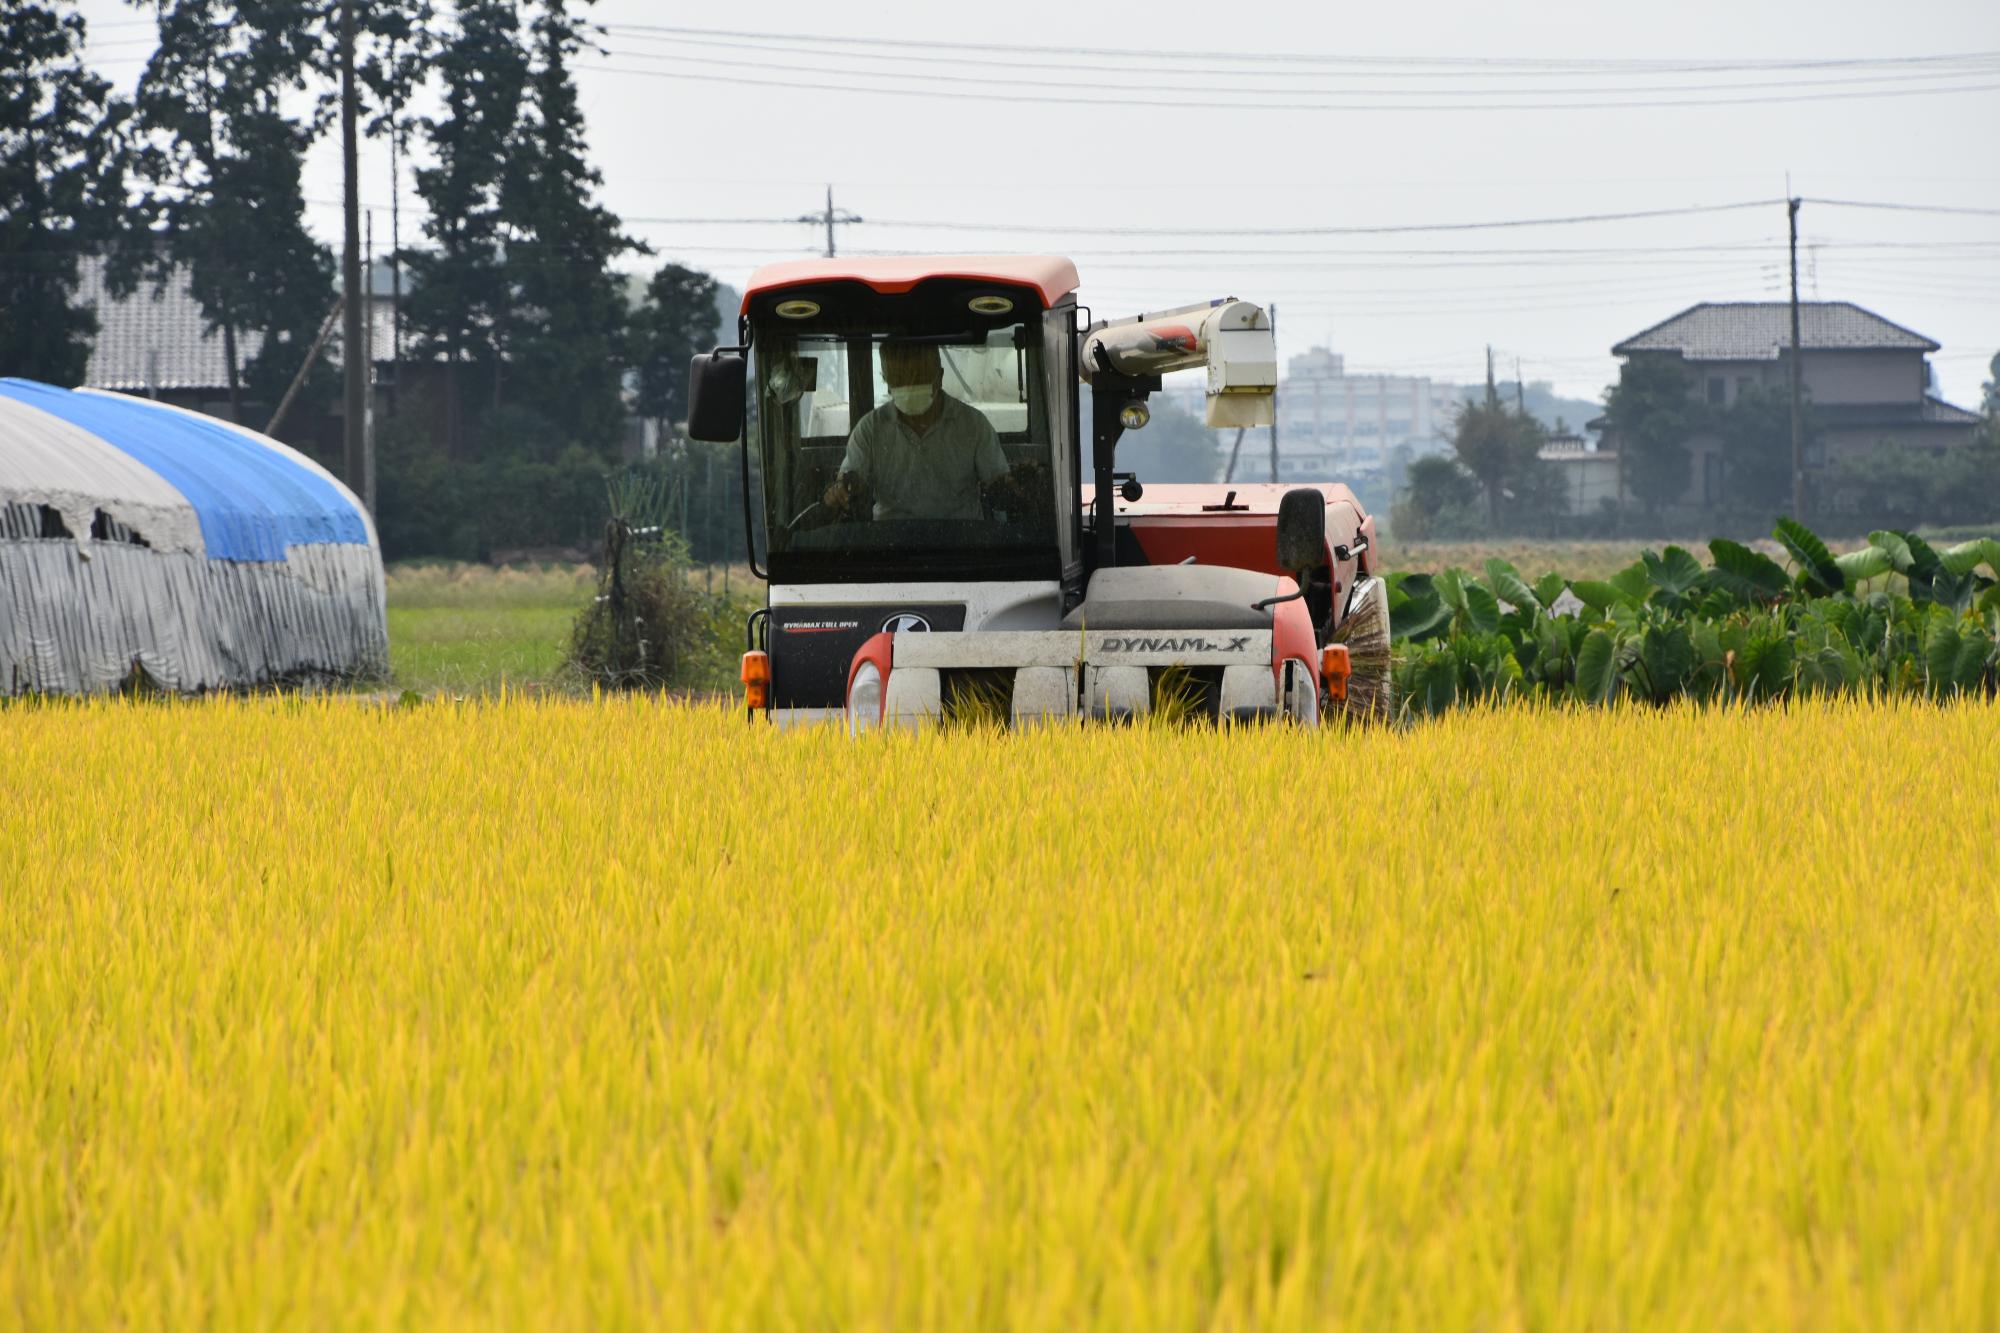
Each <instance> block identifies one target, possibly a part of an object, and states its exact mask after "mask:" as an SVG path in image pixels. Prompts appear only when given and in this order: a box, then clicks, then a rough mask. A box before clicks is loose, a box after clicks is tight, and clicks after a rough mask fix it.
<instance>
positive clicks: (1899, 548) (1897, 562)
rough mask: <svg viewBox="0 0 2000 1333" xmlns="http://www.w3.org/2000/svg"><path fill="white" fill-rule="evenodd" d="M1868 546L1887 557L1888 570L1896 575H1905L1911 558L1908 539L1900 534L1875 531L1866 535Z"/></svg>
mask: <svg viewBox="0 0 2000 1333" xmlns="http://www.w3.org/2000/svg"><path fill="white" fill-rule="evenodd" d="M1868 544H1869V545H1870V546H1872V547H1874V548H1875V549H1876V550H1878V551H1881V552H1882V553H1883V554H1884V555H1886V556H1888V557H1889V568H1891V569H1893V570H1895V571H1896V572H1897V573H1898V574H1903V573H1907V572H1908V571H1909V568H1910V561H1911V559H1912V556H1911V554H1910V539H1909V538H1907V537H1905V536H1904V535H1903V534H1902V533H1900V532H1882V531H1876V532H1871V533H1869V534H1868Z"/></svg>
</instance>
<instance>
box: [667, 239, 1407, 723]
mask: <svg viewBox="0 0 2000 1333" xmlns="http://www.w3.org/2000/svg"><path fill="white" fill-rule="evenodd" d="M1076 288H1077V273H1076V267H1075V266H1074V265H1073V264H1071V263H1070V261H1068V260H1067V259H1061V258H1056V257H1050V256H1026V257H1018V256H1017V257H1005V258H998V257H988V256H966V257H949V258H947V257H925V258H904V259H858V260H835V259H828V260H809V261H797V262H790V263H781V264H773V265H768V266H766V267H764V268H762V269H759V270H758V271H757V273H756V274H755V276H754V277H752V279H751V281H750V285H749V288H748V290H747V291H746V293H745V295H744V298H743V307H742V315H741V318H740V320H739V337H740V339H741V345H740V346H736V347H721V348H717V349H716V350H715V351H713V352H710V353H706V354H704V355H700V356H696V357H695V358H694V362H693V366H692V384H691V393H690V410H689V433H690V434H691V435H693V437H694V438H696V439H699V440H709V441H719V442H731V441H737V440H739V439H741V440H743V441H744V443H743V479H744V488H743V489H744V520H745V523H746V525H747V526H748V528H749V530H750V532H751V534H752V536H751V547H752V565H753V568H756V549H757V547H758V545H759V543H758V541H757V533H758V532H759V531H762V532H763V533H764V534H765V535H766V541H765V543H764V546H765V549H766V551H767V556H768V568H757V573H758V574H759V575H760V576H761V577H763V578H765V579H767V580H768V582H769V597H768V604H767V605H766V606H765V607H763V608H760V609H759V610H758V611H756V612H755V613H753V614H752V616H751V619H750V626H749V636H750V644H749V648H750V651H749V652H747V653H746V654H745V655H744V659H743V680H744V685H745V693H746V696H747V700H748V704H749V707H750V710H751V714H752V716H753V717H754V716H755V715H756V714H757V713H759V712H762V713H765V714H766V715H767V716H768V717H769V718H770V719H771V720H772V721H774V722H780V723H785V722H796V721H802V720H808V719H824V720H833V719H843V718H844V719H845V721H846V723H847V725H848V726H849V727H850V728H851V729H853V730H856V731H859V730H866V729H870V728H875V727H919V726H923V725H925V724H926V723H929V722H933V721H936V720H939V719H943V718H949V717H953V716H961V715H967V714H971V715H976V716H980V717H997V718H999V719H1001V720H1011V721H1013V722H1015V723H1022V722H1028V721H1058V720H1067V719H1079V718H1098V719H1124V718H1137V717H1143V716H1145V715H1147V714H1149V713H1150V712H1152V711H1153V710H1154V709H1155V708H1156V707H1162V708H1166V707H1171V708H1172V709H1174V710H1175V711H1177V712H1183V713H1188V714H1193V715H1205V716H1208V717H1211V718H1215V719H1217V720H1221V721H1245V720H1251V719H1262V718H1290V719H1292V720H1293V721H1295V722H1299V723H1303V724H1306V725H1315V724H1317V723H1318V722H1320V721H1321V720H1322V718H1324V717H1328V716H1334V715H1343V716H1363V717H1366V716H1375V715H1380V714H1384V713H1386V712H1387V710H1388V708H1389V697H1388V695H1389V691H1388V670H1389V627H1388V606H1387V598H1386V593H1385V589H1384V587H1383V584H1382V581H1381V579H1380V578H1379V577H1377V575H1378V573H1379V571H1380V569H1381V564H1380V561H1381V554H1380V548H1379V547H1378V546H1377V544H1376V540H1375V523H1374V520H1373V519H1372V518H1370V517H1369V516H1368V515H1367V514H1366V513H1365V512H1363V510H1362V508H1361V505H1360V503H1359V502H1358V501H1357V500H1356V499H1355V498H1354V496H1353V495H1352V494H1351V493H1350V492H1349V491H1348V489H1347V487H1345V486H1340V485H1316V486H1305V487H1290V488H1287V487H1282V486H1277V485H1236V486H1232V487H1225V486H1220V485H1207V486H1187V485H1178V486H1167V485H1153V486H1145V485H1143V484H1142V483H1141V481H1140V479H1139V478H1138V477H1137V476H1135V475H1133V474H1132V473H1130V472H1121V471H1119V470H1118V469H1117V466H1116V461H1115V453H1116V448H1117V444H1118V440H1119V437H1120V436H1121V435H1123V433H1124V432H1126V431H1128V430H1137V429H1140V428H1141V427H1143V426H1144V425H1145V424H1146V422H1147V420H1148V417H1149V411H1148V408H1147V404H1146V400H1147V397H1148V395H1150V394H1151V393H1153V392H1154V391H1155V390H1157V389H1159V387H1160V377H1161V376H1162V375H1166V374H1171V373H1173V372H1175V371H1181V370H1193V369H1197V368H1206V370H1207V372H1208V386H1207V419H1208V424H1209V425H1210V426H1211V427H1247V426H1259V425H1269V424H1270V423H1271V420H1272V413H1273V392H1274V390H1275V388H1276V385H1277V359H1276V358H1277V353H1276V348H1275V345H1274V343H1273V340H1272V334H1271V322H1270V318H1269V317H1268V316H1267V315H1266V314H1265V312H1264V311H1263V310H1262V309H1260V308H1259V307H1257V306H1255V305H1252V304H1251V303H1249V302H1247V301H1238V300H1234V299H1226V300H1219V301H1213V302H1210V303H1208V304H1205V305H1195V306H1188V307H1186V308H1183V309H1179V310H1173V311H1167V312H1165V313H1161V314H1152V315H1141V316H1139V317H1137V318H1135V319H1129V320H1119V321H1114V322H1097V323H1087V322H1085V321H1084V320H1083V319H1081V318H1080V317H1079V307H1078V305H1077V301H1076ZM753 351H754V357H753V356H752V353H753ZM753 361H754V365H755V375H754V378H753V377H752V375H751V373H750V372H751V366H752V362H753ZM1084 384H1088V385H1089V386H1090V389H1091V394H1090V410H1089V417H1090V420H1089V435H1088V437H1087V438H1088V464H1087V466H1088V469H1089V470H1088V472H1086V471H1085V467H1086V462H1085V446H1084V440H1085V438H1086V437H1085V436H1084V434H1083V431H1082V417H1083V415H1084V413H1083V408H1082V393H1081V388H1080V386H1081V385H1084ZM753 396H754V402H755V409H756V410H755V414H754V417H753V418H752V425H751V435H752V436H753V437H754V441H755V444H754V447H755V450H756V458H755V478H756V481H757V484H755V485H753V460H752V457H751V449H752V447H753V446H752V443H751V441H750V439H746V438H745V430H744V428H745V409H746V405H747V404H748V403H749V402H750V401H752V398H753ZM759 495H761V509H762V513H761V515H759V514H758V513H756V512H755V506H756V503H757V500H756V497H757V496H759ZM760 518H761V522H760V521H759V520H760ZM1169 700H1171V701H1172V702H1171V704H1169V703H1168V702H1167V701H1169Z"/></svg>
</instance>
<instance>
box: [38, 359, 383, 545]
mask: <svg viewBox="0 0 2000 1333" xmlns="http://www.w3.org/2000/svg"><path fill="white" fill-rule="evenodd" d="M0 395H4V396H6V397H8V398H12V399H14V400H16V401H17V402H21V403H25V404H27V405H28V406H30V407H34V408H38V409H40V410H41V411H43V412H47V413H48V414H49V415H50V416H53V417H57V418H60V419H61V420H63V421H67V422H69V423H70V424H72V425H74V426H78V427H80V428H82V429H83V430H86V431H89V432H90V433H91V434H92V435H95V436H96V437H97V438H99V439H101V440H103V441H104V442H105V443H106V444H109V445H111V446H112V447H113V448H115V449H117V450H119V451H120V452H121V453H123V454H125V455H127V456H128V457H130V458H132V459H133V460H134V461H135V462H137V463H139V464H140V465H141V466H143V467H145V468H148V469H149V470H151V471H152V472H154V473H156V474H158V475H159V476H160V477H161V478H162V479H164V480H165V481H166V482H167V483H168V484H169V485H171V486H172V487H173V488H174V489H175V490H177V491H179V492H180V493H181V494H182V495H184V496H186V497H187V500H188V503H189V504H191V505H192V506H193V507H194V511H195V516H196V518H197V519H198V520H199V521H200V523H201V535H202V541H203V543H204V544H205V545H206V546H207V549H208V555H209V558H210V559H215V560H283V559H284V558H285V548H286V547H288V546H306V545H313V544H319V543H336V544H353V545H360V546H366V545H368V527H367V524H366V523H365V522H364V520H363V519H362V516H361V511H360V510H359V509H358V508H357V507H356V506H355V504H354V502H353V501H352V500H350V499H349V497H348V496H347V495H346V494H345V493H344V492H343V491H341V489H340V488H339V487H337V486H335V485H334V484H333V483H332V482H330V481H328V480H327V479H326V478H325V477H324V476H322V475H320V474H319V473H317V472H315V471H313V470H312V469H311V468H309V467H305V466H303V465H301V463H300V462H299V461H298V460H296V459H294V458H291V457H288V456H287V455H286V454H285V453H283V452H281V451H280V450H279V449H277V448H274V447H270V446H267V445H264V444H261V443H259V442H258V441H257V440H256V439H254V438H252V437H250V436H249V435H246V434H245V433H243V432H241V431H238V430H234V429H232V428H230V427H229V426H226V425H224V424H223V423H221V422H218V421H209V420H204V419H203V418H201V417H197V416H193V415H190V414H187V413H182V412H175V411H172V410H171V409H168V408H163V407H160V406H158V405H157V404H154V403H151V402H148V401H146V400H144V399H139V398H123V397H119V396H117V395H114V394H97V393H74V392H71V391H70V390H68V389H58V388H55V387H54V386H52V385H47V384H37V383H35V382H34V381H32V380H21V379H0Z"/></svg>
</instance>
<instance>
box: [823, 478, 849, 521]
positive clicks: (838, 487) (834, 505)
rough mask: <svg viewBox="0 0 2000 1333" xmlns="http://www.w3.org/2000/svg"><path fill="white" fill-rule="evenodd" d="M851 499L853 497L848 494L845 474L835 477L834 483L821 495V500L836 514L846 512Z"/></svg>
mask: <svg viewBox="0 0 2000 1333" xmlns="http://www.w3.org/2000/svg"><path fill="white" fill-rule="evenodd" d="M851 499H853V497H852V496H851V495H849V494H848V490H847V477H846V475H845V474H843V475H841V476H839V477H836V478H834V481H833V485H831V486H829V487H827V488H826V494H824V495H822V496H820V497H819V502H820V503H821V504H823V505H825V506H826V507H827V508H828V509H831V510H832V511H833V512H834V513H836V514H844V513H846V512H847V505H848V502H849V501H850V500H851Z"/></svg>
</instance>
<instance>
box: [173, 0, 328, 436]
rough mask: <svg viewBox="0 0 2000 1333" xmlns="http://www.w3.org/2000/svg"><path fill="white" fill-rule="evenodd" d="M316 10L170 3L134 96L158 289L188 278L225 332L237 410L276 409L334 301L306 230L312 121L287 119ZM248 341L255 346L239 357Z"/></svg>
mask: <svg viewBox="0 0 2000 1333" xmlns="http://www.w3.org/2000/svg"><path fill="white" fill-rule="evenodd" d="M321 11H322V6H320V5H317V4H314V3H310V0H171V3H163V4H161V5H160V6H159V9H158V16H159V47H158V49H157V50H155V51H154V53H153V55H152V58H151V59H150V60H149V61H148V62H147V64H146V69H145V73H144V74H143V75H142V76H141V78H140V81H139V89H138V95H137V99H136V101H137V108H138V125H139V127H140V130H141V132H142V138H141V141H140V142H141V149H140V152H139V156H138V160H137V166H138V174H139V175H140V177H141V178H142V179H143V180H144V182H145V185H146V190H147V199H146V203H147V208H148V211H149V215H150V217H151V218H152V219H153V220H154V221H155V222H156V223H157V225H158V228H159V235H160V242H161V244H160V247H159V249H158V250H157V251H156V253H155V254H154V255H153V256H152V261H151V263H150V264H149V265H148V267H149V268H150V270H151V272H152V275H153V276H154V277H155V278H156V279H159V280H164V279H165V278H166V277H167V275H168V274H169V273H170V272H171V271H172V270H174V269H175V268H184V269H185V270H186V271H187V273H188V278H189V282H190V284H191V286H192V289H193V292H194V296H195V299H196V300H197V301H199V302H200V303H201V308H202V312H203V314H204V315H205V316H206V318H207V320H208V322H209V325H210V327H211V328H214V329H219V330H221V332H222V335H223V342H224V351H225V355H226V356H227V359H228V362H229V367H228V369H229V377H230V399H231V407H232V409H233V410H235V411H236V412H237V413H238V414H240V413H241V410H242V401H241V399H242V389H243V387H244V386H246V385H247V387H248V389H249V391H250V393H251V394H252V395H254V396H255V397H257V398H259V399H260V400H262V401H264V402H267V403H269V402H275V401H276V399H277V397H278V396H279V395H280V394H281V393H282V392H283V391H284V387H285V385H286V384H288V383H289V382H290V380H291V378H292V375H293V374H294V373H295V372H296V371H297V369H298V367H299V363H300V361H301V360H302V358H303V357H304V355H305V352H306V349H307V347H309V346H310V345H311V342H312V339H313V336H314V334H315V333H316V332H317V331H318V329H319V326H320V323H321V321H322V320H324V319H325V317H326V313H327V310H328V309H329V307H330V306H331V304H332V302H333V291H334V289H333V263H332V259H331V257H330V256H329V255H328V253H327V252H326V250H325V248H324V247H322V246H321V245H320V244H319V243H318V242H317V241H315V240H314V239H313V238H312V235H311V234H310V233H309V232H308V231H307V230H306V226H305V200H304V198H303V195H302V192H301V189H300V174H301V167H302V162H303V159H304V156H305V152H306V149H307V148H308V147H309V146H310V144H311V143H312V140H313V138H314V137H315V135H316V133H317V132H318V128H319V120H320V117H319V116H316V115H307V116H304V117H301V116H300V115H297V114H294V113H293V112H292V110H291V109H290V107H289V106H288V103H291V104H296V103H297V102H298V100H299V95H300V94H302V93H303V92H305V91H306V90H307V89H308V87H309V84H310V77H311V74H312V71H313V69H314V64H315V61H316V60H317V59H319V58H320V57H321V55H322V49H323V47H324V34H323V32H322V30H321V26H320V21H321V19H322V18H323V14H322V12H321ZM246 332H255V333H258V334H260V335H261V342H260V346H259V348H258V350H257V353H256V355H254V356H252V357H249V358H248V359H247V360H246V359H245V358H244V356H243V354H242V351H243V349H242V346H241V342H242V337H241V335H243V334H244V333H246Z"/></svg>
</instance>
